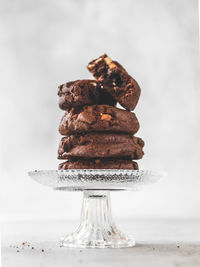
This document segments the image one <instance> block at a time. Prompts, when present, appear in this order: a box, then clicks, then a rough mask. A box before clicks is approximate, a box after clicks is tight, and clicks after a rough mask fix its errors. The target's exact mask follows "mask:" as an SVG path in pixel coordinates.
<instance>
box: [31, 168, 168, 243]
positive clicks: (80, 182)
mask: <svg viewBox="0 0 200 267" xmlns="http://www.w3.org/2000/svg"><path fill="white" fill-rule="evenodd" d="M28 174H29V175H30V177H31V178H32V179H34V180H35V181H36V182H38V183H40V184H42V185H46V186H49V187H51V188H53V189H54V190H61V191H66V192H67V191H74V192H80V191H81V192H83V194H84V195H83V204H82V213H81V222H80V225H79V227H78V229H77V230H76V231H75V232H74V233H73V234H70V235H67V236H65V237H64V238H63V239H62V241H61V246H64V247H73V248H124V247H133V246H134V245H135V241H134V240H133V239H132V238H130V237H128V236H126V235H124V234H123V233H122V232H121V231H119V230H118V229H117V227H116V226H115V223H114V222H113V219H112V214H111V205H110V191H122V190H129V191H130V190H131V191H133V192H134V191H136V190H139V189H140V188H142V187H143V186H144V185H150V184H154V183H156V182H157V181H158V180H159V179H160V178H161V177H163V176H165V174H164V173H160V172H154V171H150V170H111V169H109V170H106V169H105V170H103V169H101V170H93V169H90V170H89V169H86V170H82V169H81V170H46V171H45V170H44V171H43V170H41V171H32V172H29V173H28ZM72 208H73V207H72Z"/></svg>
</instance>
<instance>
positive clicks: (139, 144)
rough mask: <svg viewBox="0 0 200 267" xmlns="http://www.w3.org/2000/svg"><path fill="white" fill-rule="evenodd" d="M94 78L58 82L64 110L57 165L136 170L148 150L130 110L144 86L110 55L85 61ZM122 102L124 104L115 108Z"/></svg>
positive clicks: (60, 127) (60, 104) (72, 167)
mask: <svg viewBox="0 0 200 267" xmlns="http://www.w3.org/2000/svg"><path fill="white" fill-rule="evenodd" d="M87 68H88V70H89V71H90V72H91V73H92V74H93V76H94V78H95V80H77V81H73V82H68V83H66V84H63V85H61V86H59V90H58V96H59V107H60V108H61V109H63V110H65V114H64V116H63V117H62V119H61V122H60V126H59V132H60V134H61V135H63V136H64V137H63V138H62V139H61V142H60V145H59V149H58V159H64V160H67V161H65V162H63V163H61V164H60V165H59V167H58V168H59V169H132V170H137V169H138V164H137V163H136V162H135V161H133V160H138V159H141V158H142V157H143V155H144V152H143V146H144V142H143V140H142V139H141V138H139V137H136V136H134V135H135V133H136V132H137V131H138V129H139V122H138V120H137V117H136V115H135V114H134V113H133V112H131V111H132V110H133V109H134V108H135V106H136V104H137V102H138V100H139V97H140V87H139V85H138V84H137V82H136V81H135V80H134V79H133V78H132V77H131V76H130V75H129V74H128V73H127V71H126V70H125V69H124V68H123V67H122V66H121V65H120V64H119V63H118V62H116V61H113V60H112V59H111V58H110V57H108V56H107V55H106V54H104V55H103V56H101V57H99V58H97V59H95V60H93V61H92V62H90V63H89V64H88V66H87ZM117 102H118V103H119V104H120V105H121V106H122V107H124V108H125V110H124V109H119V108H117V107H115V105H116V103H117Z"/></svg>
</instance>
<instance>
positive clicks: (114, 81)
mask: <svg viewBox="0 0 200 267" xmlns="http://www.w3.org/2000/svg"><path fill="white" fill-rule="evenodd" d="M87 68H88V70H89V71H90V72H91V73H92V74H93V76H94V77H95V78H96V79H97V80H98V81H99V82H101V83H102V85H103V88H104V89H105V90H106V91H107V92H108V93H110V94H111V95H112V96H113V97H114V99H115V100H116V101H118V102H119V103H120V104H121V105H122V106H123V107H124V108H126V109H127V110H133V109H134V108H135V106H136V105H137V102H138V99H139V97H140V87H139V85H138V83H137V82H136V81H135V80H134V79H133V78H132V77H131V76H130V75H129V74H128V73H127V71H126V70H125V69H124V68H123V67H122V66H121V65H120V64H119V63H118V62H117V61H113V60H112V59H111V58H109V57H108V56H107V55H106V54H104V55H103V56H101V57H99V58H97V59H95V60H93V61H91V62H90V63H89V64H88V66H87Z"/></svg>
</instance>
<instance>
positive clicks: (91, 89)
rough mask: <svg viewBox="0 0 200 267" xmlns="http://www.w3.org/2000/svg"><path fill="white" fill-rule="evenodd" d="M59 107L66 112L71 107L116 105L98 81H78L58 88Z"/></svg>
mask: <svg viewBox="0 0 200 267" xmlns="http://www.w3.org/2000/svg"><path fill="white" fill-rule="evenodd" d="M58 96H59V107H60V108H61V109H63V110H66V109H68V108H71V107H78V106H83V105H93V104H101V103H104V104H108V105H111V106H112V105H115V104H116V101H115V100H114V98H113V97H112V96H111V95H110V94H109V93H108V92H107V91H105V90H101V85H100V83H98V82H97V81H96V80H77V81H73V82H68V83H65V84H62V85H60V86H59V87H58Z"/></svg>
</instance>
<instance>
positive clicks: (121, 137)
mask: <svg viewBox="0 0 200 267" xmlns="http://www.w3.org/2000/svg"><path fill="white" fill-rule="evenodd" d="M143 146H144V141H143V140H142V139H141V138H138V137H135V136H132V135H129V134H118V133H105V132H102V133H94V132H93V133H87V134H80V135H77V134H76V135H70V136H66V137H63V138H62V139H61V142H60V145H59V149H58V159H69V158H73V157H78V158H129V159H140V158H142V157H143V154H144V152H143V150H142V148H143Z"/></svg>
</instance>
